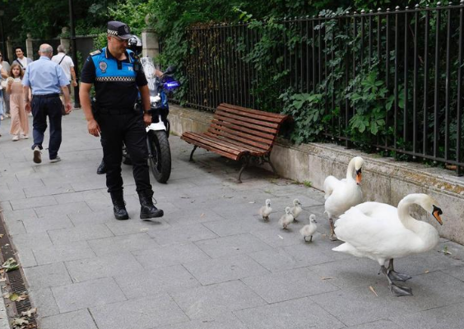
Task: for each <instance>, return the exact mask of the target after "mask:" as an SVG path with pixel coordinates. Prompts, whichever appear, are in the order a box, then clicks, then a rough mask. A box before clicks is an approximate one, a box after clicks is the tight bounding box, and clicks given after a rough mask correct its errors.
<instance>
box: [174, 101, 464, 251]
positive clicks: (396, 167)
mask: <svg viewBox="0 0 464 329" xmlns="http://www.w3.org/2000/svg"><path fill="white" fill-rule="evenodd" d="M169 118H170V122H171V129H172V131H173V132H174V133H176V134H178V135H181V134H182V133H183V132H184V131H196V132H202V131H205V130H206V129H207V128H208V126H209V122H210V121H211V118H212V113H208V112H200V111H197V110H192V109H188V108H182V107H179V106H175V105H172V106H171V111H170V114H169ZM358 155H359V156H362V157H363V158H364V160H365V167H364V168H363V181H362V189H363V193H364V199H365V200H366V201H378V202H384V203H388V204H391V205H394V206H397V205H398V202H399V201H400V200H401V199H402V198H403V197H404V196H405V195H407V194H410V193H427V194H429V195H430V196H432V197H433V198H434V199H435V200H436V201H437V202H438V204H439V205H440V207H441V208H442V210H443V216H442V219H443V223H444V224H443V226H441V227H440V226H439V225H438V223H437V222H436V221H435V220H434V219H433V217H432V216H431V215H430V214H425V212H424V211H423V210H422V209H421V208H420V209H419V207H414V208H413V209H412V214H413V216H416V218H419V217H420V218H421V219H422V220H424V221H427V222H428V223H430V224H432V225H434V226H435V227H437V229H438V231H439V232H440V235H441V236H442V237H445V238H447V239H450V240H453V241H456V242H458V243H461V244H464V177H457V176H456V175H455V174H454V172H452V171H448V170H444V169H440V168H433V167H426V166H424V165H421V164H417V163H407V162H400V161H395V160H394V159H392V158H383V157H380V156H377V155H373V154H365V153H362V152H360V151H357V150H347V149H345V148H343V147H340V146H337V145H333V144H322V143H311V144H302V145H298V146H295V145H292V144H290V143H288V142H287V141H285V140H278V142H277V144H276V145H275V146H274V149H273V151H272V154H271V159H272V162H273V163H274V165H275V167H276V170H277V172H278V174H279V175H281V176H282V177H286V178H289V179H292V180H295V181H299V182H304V181H309V182H311V184H312V186H313V187H314V188H316V189H319V190H322V188H323V183H324V179H325V177H327V176H328V175H334V176H336V177H338V178H342V177H345V176H346V169H347V166H348V162H349V161H350V159H351V158H352V157H354V156H358ZM265 168H266V169H267V170H270V167H265Z"/></svg>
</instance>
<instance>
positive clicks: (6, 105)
mask: <svg viewBox="0 0 464 329" xmlns="http://www.w3.org/2000/svg"><path fill="white" fill-rule="evenodd" d="M0 66H1V67H2V69H3V70H4V71H5V73H6V76H2V78H5V79H6V78H7V77H8V72H10V68H11V67H10V63H8V61H7V60H5V58H4V57H3V54H2V53H1V52H0ZM3 82H5V83H3ZM5 88H6V80H5V81H2V84H1V85H0V89H3V117H9V116H10V94H8V93H6V92H5Z"/></svg>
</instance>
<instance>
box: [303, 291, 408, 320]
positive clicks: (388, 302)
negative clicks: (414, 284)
mask: <svg viewBox="0 0 464 329" xmlns="http://www.w3.org/2000/svg"><path fill="white" fill-rule="evenodd" d="M372 288H373V289H374V290H375V291H376V293H377V295H378V296H376V295H375V294H374V293H373V292H372V291H371V290H370V289H369V283H366V285H365V286H364V287H356V288H351V289H345V290H338V291H335V292H329V293H325V294H321V295H316V296H311V297H309V298H311V300H313V301H314V302H316V303H317V304H318V305H320V306H321V307H322V308H324V309H325V310H327V312H329V313H331V314H332V315H333V316H335V317H336V318H337V319H339V320H340V321H342V322H343V323H344V324H346V325H347V326H355V325H360V324H364V323H368V322H374V321H377V320H383V319H388V318H389V317H390V316H391V315H392V314H399V315H402V314H406V313H407V312H408V310H407V307H405V305H404V304H403V302H402V301H401V300H400V299H399V298H398V297H394V296H393V295H392V294H391V292H390V291H389V289H388V287H387V285H386V284H385V285H383V284H379V285H374V286H372ZM413 289H414V288H413ZM413 292H414V291H413ZM408 298H409V297H408ZM412 298H414V299H415V297H411V298H409V299H412ZM409 302H411V300H409Z"/></svg>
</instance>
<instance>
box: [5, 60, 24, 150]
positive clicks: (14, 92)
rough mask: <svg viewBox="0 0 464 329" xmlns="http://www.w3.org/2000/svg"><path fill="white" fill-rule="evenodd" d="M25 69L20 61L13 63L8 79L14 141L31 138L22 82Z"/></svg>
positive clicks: (11, 132)
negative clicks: (20, 138) (20, 137)
mask: <svg viewBox="0 0 464 329" xmlns="http://www.w3.org/2000/svg"><path fill="white" fill-rule="evenodd" d="M23 76H24V71H23V70H22V69H21V67H20V66H19V64H18V63H13V65H11V68H10V77H9V78H8V79H7V87H6V92H7V93H8V94H9V95H10V107H11V108H10V110H11V125H10V134H11V135H13V138H12V140H13V142H15V141H18V140H19V136H20V133H21V134H22V137H23V138H25V139H27V138H29V135H28V134H29V120H28V118H27V113H26V103H25V102H24V100H25V99H26V97H25V95H24V88H23V85H22V83H21V81H22V79H23Z"/></svg>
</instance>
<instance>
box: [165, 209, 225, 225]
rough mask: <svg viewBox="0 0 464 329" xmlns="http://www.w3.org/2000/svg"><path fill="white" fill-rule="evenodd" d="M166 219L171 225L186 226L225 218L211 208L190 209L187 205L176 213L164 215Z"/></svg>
mask: <svg viewBox="0 0 464 329" xmlns="http://www.w3.org/2000/svg"><path fill="white" fill-rule="evenodd" d="M164 218H165V220H166V221H168V223H169V224H170V225H171V226H173V227H174V226H182V227H183V226H184V225H188V224H195V223H206V222H211V221H216V220H224V217H221V216H219V215H218V214H216V213H215V212H213V211H211V210H209V209H205V208H202V209H190V208H189V207H186V208H185V210H182V211H177V212H174V213H167V214H165V216H164Z"/></svg>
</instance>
